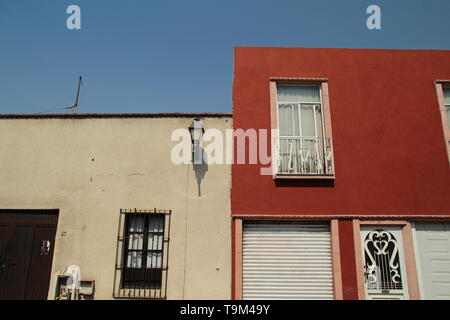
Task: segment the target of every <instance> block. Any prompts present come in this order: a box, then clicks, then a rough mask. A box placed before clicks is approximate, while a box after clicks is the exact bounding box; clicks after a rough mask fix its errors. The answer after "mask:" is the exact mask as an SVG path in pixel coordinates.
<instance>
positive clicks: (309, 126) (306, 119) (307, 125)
mask: <svg viewBox="0 0 450 320" xmlns="http://www.w3.org/2000/svg"><path fill="white" fill-rule="evenodd" d="M300 109H301V113H300V118H301V122H302V130H301V131H302V132H301V135H302V136H304V137H311V136H313V137H314V136H315V135H316V125H315V123H314V106H308V105H302V106H301V107H300Z"/></svg>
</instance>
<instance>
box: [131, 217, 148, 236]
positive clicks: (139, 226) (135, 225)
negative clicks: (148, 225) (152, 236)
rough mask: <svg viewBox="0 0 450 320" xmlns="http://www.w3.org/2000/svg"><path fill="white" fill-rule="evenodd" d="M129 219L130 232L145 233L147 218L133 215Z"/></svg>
mask: <svg viewBox="0 0 450 320" xmlns="http://www.w3.org/2000/svg"><path fill="white" fill-rule="evenodd" d="M129 219H130V220H129V230H130V232H144V221H145V217H143V216H135V215H131V216H130V217H129Z"/></svg>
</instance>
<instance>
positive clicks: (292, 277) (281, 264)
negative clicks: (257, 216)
mask: <svg viewBox="0 0 450 320" xmlns="http://www.w3.org/2000/svg"><path fill="white" fill-rule="evenodd" d="M243 298H244V299H249V300H253V299H282V300H287V299H293V300H303V299H308V300H310V299H311V300H313V299H314V300H315V299H320V300H322V299H333V276H332V265H331V239H330V227H329V225H323V224H322V225H318V224H305V223H303V224H299V223H295V224H292V223H283V224H276V223H265V222H249V223H245V224H244V232H243Z"/></svg>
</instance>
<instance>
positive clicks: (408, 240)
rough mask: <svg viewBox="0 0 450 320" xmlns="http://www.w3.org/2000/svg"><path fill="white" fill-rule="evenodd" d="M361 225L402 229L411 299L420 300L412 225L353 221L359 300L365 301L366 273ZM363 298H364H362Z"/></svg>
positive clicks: (406, 223) (392, 222) (405, 222)
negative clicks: (399, 227) (390, 226)
mask: <svg viewBox="0 0 450 320" xmlns="http://www.w3.org/2000/svg"><path fill="white" fill-rule="evenodd" d="M361 225H397V226H401V227H402V229H401V230H402V238H403V251H404V253H405V265H406V278H407V281H408V293H409V299H411V300H420V291H419V280H418V277H417V268H416V260H415V257H414V245H413V237H412V230H411V224H410V223H409V222H408V221H391V220H380V221H359V220H354V221H353V236H354V240H355V259H356V273H357V283H358V298H359V299H361V300H362V299H365V287H364V273H363V266H362V247H361V236H360V234H361V233H360V232H361ZM361 296H362V297H363V298H361Z"/></svg>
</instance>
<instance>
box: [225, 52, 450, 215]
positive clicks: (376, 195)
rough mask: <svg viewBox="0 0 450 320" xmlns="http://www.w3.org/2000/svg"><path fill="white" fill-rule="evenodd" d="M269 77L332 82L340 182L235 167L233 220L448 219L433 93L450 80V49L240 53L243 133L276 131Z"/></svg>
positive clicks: (449, 181)
mask: <svg viewBox="0 0 450 320" xmlns="http://www.w3.org/2000/svg"><path fill="white" fill-rule="evenodd" d="M270 77H302V78H328V79H329V81H328V83H329V96H330V108H331V118H332V129H333V145H334V159H335V169H336V180H335V182H334V183H327V182H323V181H322V182H320V181H283V182H276V181H274V180H273V179H272V176H261V175H260V172H259V169H260V167H261V166H260V165H238V164H234V165H233V166H232V191H231V206H232V213H233V214H380V215H385V214H425V215H426V214H450V197H449V194H450V170H449V163H448V159H447V155H446V148H445V140H444V135H443V130H442V125H441V118H440V114H439V110H438V104H437V97H436V90H435V86H434V81H435V80H438V79H450V51H429V50H427V51H422V50H418V51H416V50H361V49H315V48H236V49H235V71H234V84H233V114H234V116H233V121H234V128H235V129H237V128H242V129H247V128H255V129H270V100H269V78H270ZM269 150H270V147H269Z"/></svg>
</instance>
